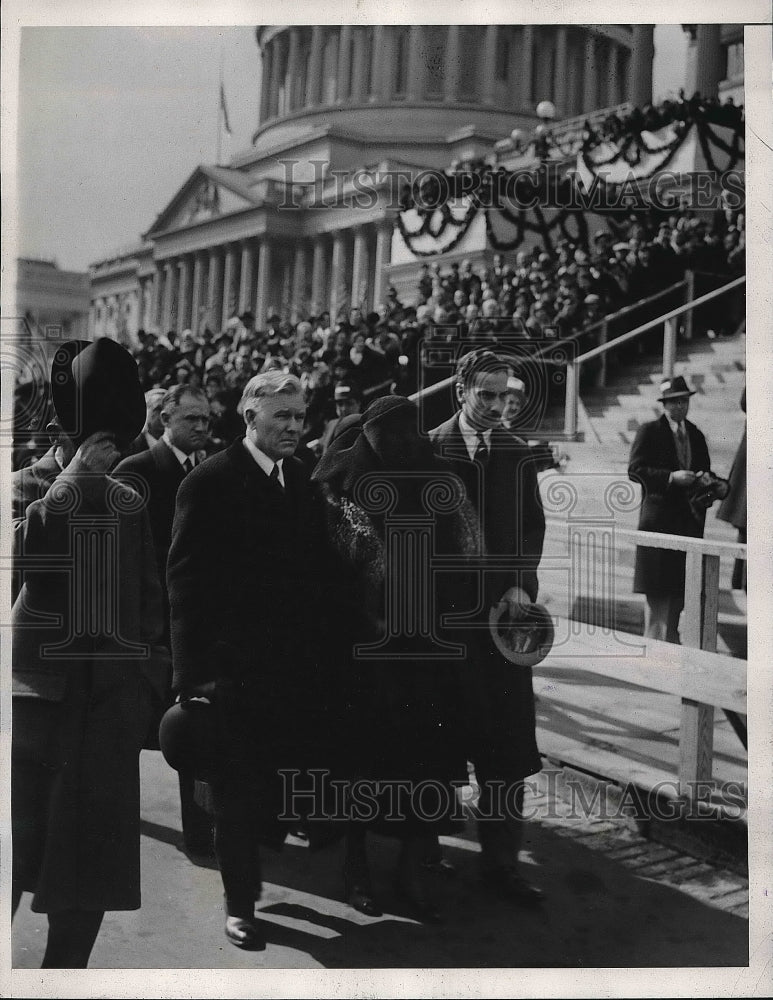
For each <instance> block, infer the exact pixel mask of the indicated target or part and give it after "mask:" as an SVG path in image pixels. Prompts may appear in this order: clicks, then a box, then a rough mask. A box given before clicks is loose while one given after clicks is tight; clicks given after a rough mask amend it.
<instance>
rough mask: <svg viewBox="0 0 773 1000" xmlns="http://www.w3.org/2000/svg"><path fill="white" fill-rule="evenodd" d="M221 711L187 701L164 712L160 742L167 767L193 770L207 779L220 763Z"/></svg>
mask: <svg viewBox="0 0 773 1000" xmlns="http://www.w3.org/2000/svg"><path fill="white" fill-rule="evenodd" d="M216 713H217V709H216V707H215V706H214V705H212V704H209V703H208V702H204V701H183V702H178V703H177V704H176V705H172V707H171V708H168V709H167V710H166V712H165V713H164V716H163V718H162V719H161V724H160V726H159V729H158V743H159V746H160V747H161V753H162V754H163V755H164V760H165V761H166V762H167V764H168V765H169V766H170V767H172V768H174V770H175V771H190V772H191V773H192V774H194V775H195V776H196V777H197V778H201V779H206V777H207V776H208V775H211V774H212V772H213V771H214V770H215V768H216V765H217V760H218V737H217V732H218V727H217V719H216Z"/></svg>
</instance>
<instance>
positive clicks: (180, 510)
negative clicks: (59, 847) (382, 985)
mask: <svg viewBox="0 0 773 1000" xmlns="http://www.w3.org/2000/svg"><path fill="white" fill-rule="evenodd" d="M240 411H241V413H242V415H243V417H244V421H245V424H246V434H245V437H244V438H243V439H242V438H240V439H237V440H236V441H234V442H233V444H231V445H230V446H229V447H228V448H227V449H226V450H225V451H222V452H219V453H218V454H217V455H214V456H212V457H211V458H210V459H208V460H207V461H206V462H203V463H202V464H201V465H200V466H198V467H197V468H195V469H194V470H193V472H191V473H190V474H189V475H188V476H186V478H185V479H184V480H183V483H182V485H181V486H180V489H179V492H178V495H177V511H176V514H175V520H174V526H173V530H172V546H171V550H170V553H169V562H168V567H167V584H168V589H169V600H170V607H171V637H172V655H173V667H174V679H173V686H174V689H175V691H177V692H179V694H180V696H181V698H182V699H184V700H185V699H190V698H196V697H203V698H205V699H207V700H209V701H211V702H212V707H213V709H215V710H216V712H217V713H218V715H219V717H220V719H221V720H222V724H221V730H220V732H221V746H220V754H219V762H218V766H217V768H216V773H215V774H214V775H213V777H212V780H211V785H212V791H213V799H214V810H215V852H216V855H217V859H218V864H219V867H220V873H221V876H222V880H223V887H224V890H225V907H226V924H225V933H226V937H227V938H228V940H229V941H231V942H232V943H233V944H235V945H237V946H238V947H246V948H255V947H260V946H261V943H262V934H261V931H260V928H259V925H258V924H257V922H256V921H255V918H254V917H255V912H254V911H255V902H256V900H257V899H258V898H259V897H260V890H261V877H260V858H259V850H258V839H259V837H261V838H262V839H263V840H269V841H270V840H271V839H272V838H273V841H274V844H275V846H276V844H277V842H278V843H279V844H281V840H282V839H283V837H282V836H281V835H277V832H276V824H275V820H276V818H277V816H278V814H279V812H281V807H282V804H281V802H279V801H278V800H279V798H280V797H281V790H282V788H281V776H280V774H279V772H280V771H286V770H288V769H293V768H295V769H297V770H298V771H301V772H303V771H304V769H305V768H307V767H308V766H309V765H310V764H313V765H316V766H318V767H320V768H324V767H325V766H326V765H328V764H329V763H330V760H329V758H328V757H326V755H325V752H324V751H323V750H322V749H321V745H322V744H323V743H325V741H326V740H327V739H328V737H329V734H330V733H334V732H335V729H336V726H335V722H334V720H333V719H331V717H330V714H329V711H328V709H329V702H330V698H331V697H333V693H332V692H333V690H334V687H335V685H334V684H333V682H332V681H331V672H330V670H328V669H327V661H326V655H327V649H328V647H332V643H333V640H334V636H331V629H330V619H329V617H328V615H327V612H326V599H327V598H326V595H327V594H329V593H330V592H331V591H333V590H334V589H335V585H334V582H332V581H331V580H330V579H329V575H328V564H327V560H326V548H325V546H326V542H325V538H326V532H325V527H324V509H323V507H322V503H321V500H320V499H319V497H318V494H317V491H316V489H315V488H313V487H312V484H311V483H310V482H309V479H308V476H307V473H306V472H305V469H304V467H303V463H302V462H300V461H299V460H298V459H297V458H295V457H294V452H295V449H296V448H297V446H298V441H299V438H300V434H301V431H302V428H303V423H304V418H305V403H304V399H303V392H302V388H301V384H300V382H299V380H298V379H297V378H296V377H295V376H293V375H287V374H285V373H283V372H281V371H276V370H273V371H268V372H264V373H261V374H259V375H256V376H254V377H253V378H252V379H250V381H249V382H248V383H247V385H246V386H245V388H244V392H243V395H242V399H241V402H240ZM299 813H300V809H299Z"/></svg>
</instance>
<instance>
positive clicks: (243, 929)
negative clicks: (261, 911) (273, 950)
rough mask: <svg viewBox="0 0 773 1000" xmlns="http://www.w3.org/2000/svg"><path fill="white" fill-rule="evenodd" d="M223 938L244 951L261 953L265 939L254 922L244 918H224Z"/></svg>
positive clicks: (264, 945)
mask: <svg viewBox="0 0 773 1000" xmlns="http://www.w3.org/2000/svg"><path fill="white" fill-rule="evenodd" d="M225 936H226V937H227V938H228V940H229V941H230V942H231V944H235V945H236V947H237V948H244V950H245V951H263V949H264V948H265V947H266V939H265V938H264V937H263V935H262V933H261V932H260V931H259V930H258V925H257V923H256V921H255V920H247V919H245V918H244V917H226V918H225Z"/></svg>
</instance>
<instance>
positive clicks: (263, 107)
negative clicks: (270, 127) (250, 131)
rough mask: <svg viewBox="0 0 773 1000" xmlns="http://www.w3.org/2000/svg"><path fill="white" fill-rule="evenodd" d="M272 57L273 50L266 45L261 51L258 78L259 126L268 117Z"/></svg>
mask: <svg viewBox="0 0 773 1000" xmlns="http://www.w3.org/2000/svg"><path fill="white" fill-rule="evenodd" d="M272 57H273V49H272V47H271V46H270V45H266V46H265V48H264V49H263V65H262V67H261V77H260V122H259V124H260V125H262V124H263V122H265V121H266V119H267V118H268V117H269V105H270V97H271V61H272Z"/></svg>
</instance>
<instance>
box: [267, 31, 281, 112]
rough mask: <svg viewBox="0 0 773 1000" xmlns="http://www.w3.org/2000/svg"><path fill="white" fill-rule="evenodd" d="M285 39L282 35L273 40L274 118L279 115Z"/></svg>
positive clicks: (271, 92)
mask: <svg viewBox="0 0 773 1000" xmlns="http://www.w3.org/2000/svg"><path fill="white" fill-rule="evenodd" d="M283 45H284V39H283V38H282V36H281V35H277V37H276V38H272V39H271V87H270V89H269V93H270V97H269V101H270V114H271V115H272V117H273V116H274V115H277V114H279V86H280V82H281V81H280V79H279V70H280V68H281V64H282V51H281V50H282V46H283Z"/></svg>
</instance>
